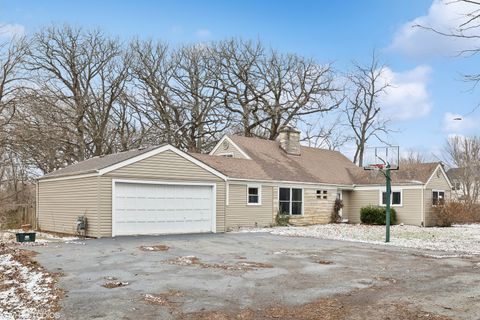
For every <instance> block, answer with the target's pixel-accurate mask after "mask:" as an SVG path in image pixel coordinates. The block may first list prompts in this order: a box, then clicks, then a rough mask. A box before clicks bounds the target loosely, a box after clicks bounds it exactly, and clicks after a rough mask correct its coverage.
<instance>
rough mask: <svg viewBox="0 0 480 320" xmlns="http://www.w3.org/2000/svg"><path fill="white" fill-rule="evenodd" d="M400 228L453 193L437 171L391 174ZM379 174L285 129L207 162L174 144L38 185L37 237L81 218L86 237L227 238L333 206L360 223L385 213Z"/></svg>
mask: <svg viewBox="0 0 480 320" xmlns="http://www.w3.org/2000/svg"><path fill="white" fill-rule="evenodd" d="M392 179H393V194H392V205H393V206H394V207H396V209H397V216H398V221H399V222H404V223H406V224H414V225H427V226H428V225H431V224H433V223H434V219H433V218H432V204H433V203H435V199H439V198H444V197H446V196H447V195H448V193H449V192H450V189H451V186H450V182H449V180H448V178H447V176H446V173H445V171H444V170H443V167H442V166H441V164H439V163H430V164H421V165H418V166H409V167H404V168H401V169H400V170H399V171H396V172H394V173H393V174H392ZM384 190H385V186H384V178H382V176H381V173H372V172H367V171H364V170H363V169H361V168H359V167H357V166H356V165H354V164H353V163H352V162H351V161H350V160H349V159H348V158H347V157H345V156H344V155H342V154H341V153H340V152H337V151H331V150H323V149H317V148H309V147H304V146H301V145H300V133H299V132H298V131H295V130H293V129H291V128H285V129H284V130H283V131H282V132H281V133H280V136H279V139H277V141H269V140H263V139H258V138H247V137H241V136H225V137H223V138H222V139H221V140H220V141H219V142H218V144H217V145H216V146H215V148H214V149H213V150H212V151H211V152H210V154H208V155H207V154H196V153H186V152H183V151H181V150H178V149H177V148H175V147H173V146H171V145H168V144H166V145H162V146H158V147H152V148H147V149H139V150H132V151H127V152H122V153H117V154H112V155H107V156H103V157H95V158H92V159H88V160H85V161H82V162H79V163H77V164H73V165H70V166H68V167H66V168H63V169H60V170H57V171H55V172H52V173H50V174H47V175H45V176H43V177H41V178H40V179H38V181H37V219H38V224H39V228H40V229H42V230H48V231H54V232H61V233H75V230H76V229H75V221H76V219H77V217H78V216H85V217H86V218H87V232H86V234H87V235H88V236H92V237H110V236H119V235H138V234H164V233H200V232H224V231H227V230H229V229H232V228H237V227H242V226H244V227H247V226H248V227H253V226H259V227H263V226H270V225H272V224H273V223H274V221H275V216H276V214H277V212H279V211H281V212H284V213H286V214H289V215H291V219H290V221H291V223H293V224H295V225H307V224H316V223H328V222H329V221H330V216H331V213H332V209H333V206H334V203H335V200H336V199H337V198H340V199H342V200H343V203H344V208H343V209H342V216H343V218H344V219H348V221H350V222H353V223H358V222H360V213H359V212H360V208H361V207H363V206H366V205H369V204H372V205H382V201H383V198H384V197H383V196H382V195H383V192H384Z"/></svg>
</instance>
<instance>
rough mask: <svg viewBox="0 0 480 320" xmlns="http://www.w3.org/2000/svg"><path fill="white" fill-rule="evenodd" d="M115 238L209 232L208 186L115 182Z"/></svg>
mask: <svg viewBox="0 0 480 320" xmlns="http://www.w3.org/2000/svg"><path fill="white" fill-rule="evenodd" d="M114 190H115V191H114V193H115V194H114V197H113V200H114V201H115V205H114V212H112V214H113V219H112V223H113V230H114V233H115V235H136V234H166V233H197V232H211V231H214V230H213V228H214V227H213V217H214V210H215V208H214V205H213V203H214V201H213V199H214V192H213V187H212V186H203V185H171V184H147V183H126V182H115V189H114Z"/></svg>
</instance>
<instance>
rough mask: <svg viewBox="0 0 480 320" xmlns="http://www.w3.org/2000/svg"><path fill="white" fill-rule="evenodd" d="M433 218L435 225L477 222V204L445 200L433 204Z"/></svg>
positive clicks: (479, 216)
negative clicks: (435, 204) (441, 203)
mask: <svg viewBox="0 0 480 320" xmlns="http://www.w3.org/2000/svg"><path fill="white" fill-rule="evenodd" d="M432 211H433V219H434V222H435V223H434V224H435V226H437V227H451V226H452V224H454V223H472V222H479V218H480V215H479V211H480V210H479V205H478V204H476V203H471V202H464V201H446V202H445V204H443V205H441V206H433V207H432Z"/></svg>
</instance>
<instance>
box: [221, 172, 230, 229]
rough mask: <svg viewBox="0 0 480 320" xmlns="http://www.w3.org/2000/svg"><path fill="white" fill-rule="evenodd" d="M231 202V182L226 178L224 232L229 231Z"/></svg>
mask: <svg viewBox="0 0 480 320" xmlns="http://www.w3.org/2000/svg"><path fill="white" fill-rule="evenodd" d="M229 203H230V183H228V180H227V179H225V209H224V211H223V232H227V207H228V205H229Z"/></svg>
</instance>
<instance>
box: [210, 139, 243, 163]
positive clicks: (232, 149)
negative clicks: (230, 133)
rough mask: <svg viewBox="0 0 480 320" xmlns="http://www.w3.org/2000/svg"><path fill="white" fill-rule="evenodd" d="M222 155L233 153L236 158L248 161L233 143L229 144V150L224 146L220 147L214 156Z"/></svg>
mask: <svg viewBox="0 0 480 320" xmlns="http://www.w3.org/2000/svg"><path fill="white" fill-rule="evenodd" d="M222 153H231V154H233V157H234V158H240V159H247V158H246V157H245V156H244V155H243V154H242V153H241V152H240V151H239V150H238V149H237V148H236V147H235V146H234V145H233V143H231V142H229V145H228V148H227V149H225V148H224V147H223V145H220V146H219V147H218V149H217V150H215V152H214V153H213V154H214V155H217V156H218V155H221V154H222Z"/></svg>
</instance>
